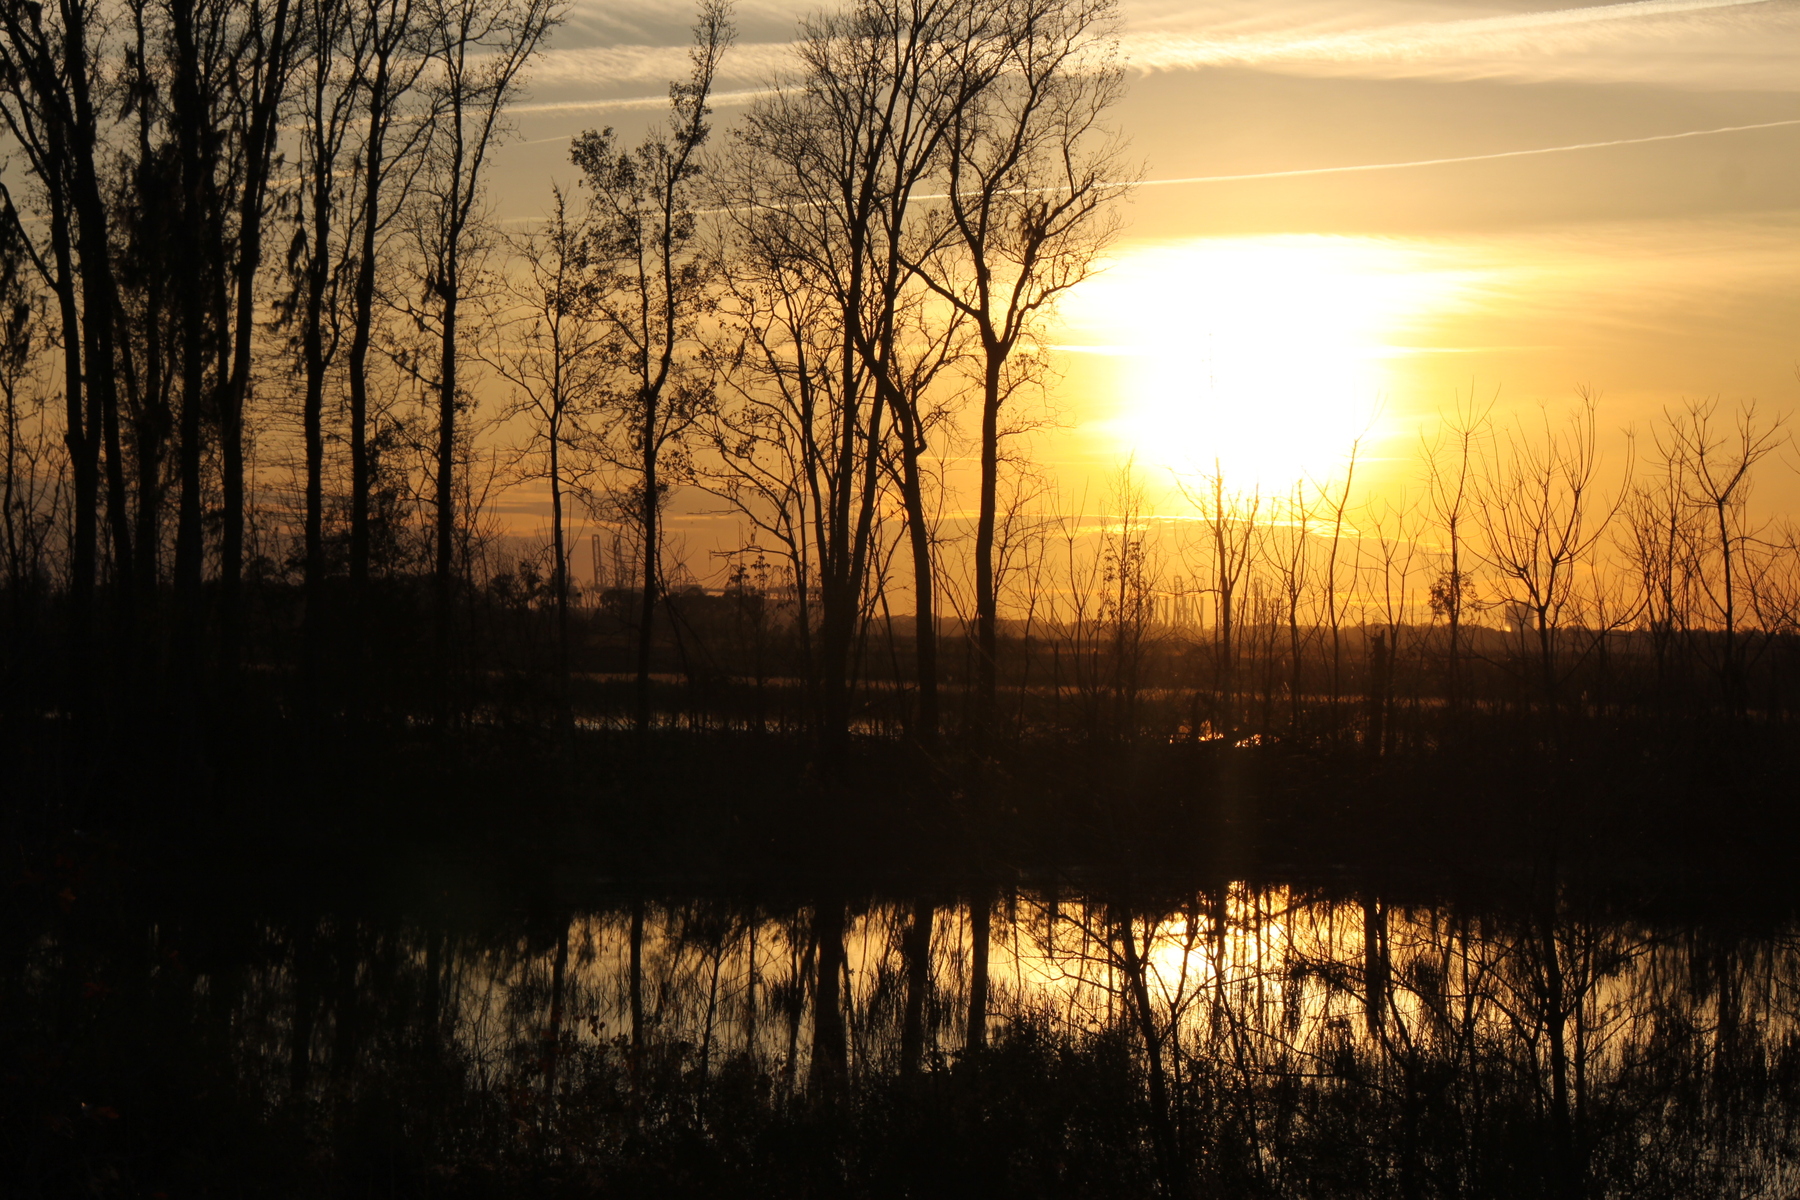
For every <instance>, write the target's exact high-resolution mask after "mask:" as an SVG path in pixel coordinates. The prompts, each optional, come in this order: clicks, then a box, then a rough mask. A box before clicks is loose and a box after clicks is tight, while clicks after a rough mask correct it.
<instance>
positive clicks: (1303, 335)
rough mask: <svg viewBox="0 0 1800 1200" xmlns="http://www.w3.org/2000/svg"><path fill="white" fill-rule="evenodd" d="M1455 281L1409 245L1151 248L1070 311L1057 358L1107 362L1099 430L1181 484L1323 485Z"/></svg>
mask: <svg viewBox="0 0 1800 1200" xmlns="http://www.w3.org/2000/svg"><path fill="white" fill-rule="evenodd" d="M1465 283H1466V279H1465V277H1464V276H1463V275H1462V274H1459V273H1456V272H1452V271H1449V270H1445V269H1443V268H1442V267H1441V266H1440V265H1438V264H1436V263H1434V262H1433V261H1431V256H1430V255H1429V254H1428V253H1427V252H1426V251H1424V250H1422V249H1420V248H1418V247H1417V246H1414V245H1409V244H1405V243H1398V242H1388V241H1383V240H1379V239H1370V238H1342V237H1320V236H1279V237H1260V238H1219V239H1200V240H1193V241H1187V242H1182V243H1176V244H1151V245H1145V246H1141V247H1137V248H1134V249H1132V250H1130V251H1129V252H1127V253H1126V254H1124V255H1123V256H1121V257H1120V258H1119V260H1118V261H1117V262H1115V263H1114V264H1113V265H1112V266H1111V267H1110V268H1109V269H1108V270H1107V271H1106V272H1105V274H1104V275H1102V276H1100V277H1099V278H1097V279H1096V280H1094V281H1093V282H1092V284H1091V285H1089V287H1088V288H1086V289H1085V290H1084V291H1083V292H1082V293H1080V295H1079V297H1078V298H1076V299H1074V300H1072V302H1071V304H1070V306H1069V312H1068V318H1069V323H1070V332H1071V333H1075V334H1077V335H1078V336H1080V337H1082V338H1083V339H1084V341H1085V344H1081V345H1071V346H1067V347H1065V349H1068V350H1072V351H1076V352H1080V353H1090V354H1099V355H1106V356H1111V357H1116V358H1117V359H1118V365H1117V367H1116V368H1114V369H1113V370H1112V371H1110V372H1108V375H1109V376H1110V378H1111V380H1112V384H1111V387H1112V390H1113V393H1114V394H1113V396H1112V397H1111V401H1112V405H1113V415H1112V416H1111V417H1110V419H1106V420H1104V421H1102V422H1099V423H1098V425H1099V428H1100V429H1102V430H1103V431H1104V432H1105V433H1107V434H1109V435H1110V436H1111V437H1112V438H1114V439H1116V441H1117V443H1118V448H1119V449H1120V450H1122V451H1124V452H1126V453H1130V454H1134V455H1135V456H1136V458H1137V460H1138V461H1139V462H1142V463H1145V464H1150V465H1154V466H1159V467H1165V468H1168V469H1170V470H1172V471H1174V472H1176V473H1178V474H1179V473H1190V472H1199V471H1210V470H1212V469H1213V465H1214V463H1215V462H1216V463H1217V464H1218V465H1219V466H1221V467H1222V468H1223V469H1224V471H1225V473H1226V475H1227V477H1228V478H1231V477H1235V479H1236V480H1237V481H1238V482H1239V483H1240V484H1242V485H1243V486H1254V487H1257V488H1261V489H1263V490H1265V491H1266V490H1270V489H1275V490H1281V489H1285V488H1286V487H1287V486H1288V485H1290V484H1292V483H1293V482H1294V481H1295V480H1298V479H1300V478H1303V477H1313V478H1317V477H1319V476H1322V475H1325V474H1329V473H1330V472H1331V471H1332V470H1333V469H1335V467H1336V466H1337V464H1338V463H1339V462H1340V461H1341V460H1342V459H1343V458H1344V456H1345V455H1346V454H1347V453H1348V452H1349V450H1350V447H1351V445H1352V444H1353V443H1354V442H1355V441H1356V439H1357V438H1359V437H1362V436H1365V435H1367V434H1369V433H1371V432H1373V429H1372V427H1373V425H1374V424H1375V423H1376V422H1377V421H1378V420H1379V419H1380V417H1381V413H1382V401H1383V397H1384V395H1385V394H1386V392H1387V391H1388V386H1387V384H1388V378H1387V366H1388V363H1389V362H1390V361H1391V360H1393V359H1395V358H1397V357H1400V356H1403V355H1407V354H1411V353H1415V352H1416V347H1415V346H1414V345H1412V344H1410V343H1409V341H1408V339H1409V337H1412V336H1413V335H1415V334H1417V333H1418V332H1419V330H1420V327H1421V326H1422V325H1423V324H1424V323H1425V322H1426V321H1427V320H1428V319H1430V318H1432V317H1434V316H1436V315H1439V314H1441V313H1442V312H1443V311H1444V309H1445V308H1446V307H1448V306H1450V305H1451V304H1452V303H1454V300H1455V297H1456V295H1457V293H1458V292H1459V291H1460V290H1461V289H1462V288H1463V287H1464V285H1465Z"/></svg>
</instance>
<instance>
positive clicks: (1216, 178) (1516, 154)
mask: <svg viewBox="0 0 1800 1200" xmlns="http://www.w3.org/2000/svg"><path fill="white" fill-rule="evenodd" d="M1784 125H1800V117H1797V118H1794V119H1792V120H1787V121H1763V122H1761V123H1759V124H1756V125H1722V126H1720V127H1719V128H1717V129H1690V130H1687V131H1686V132H1684V133H1657V134H1652V135H1651V136H1649V137H1635V138H1614V139H1613V140H1612V141H1609V142H1576V143H1574V144H1573V145H1569V146H1539V147H1537V148H1536V149H1532V150H1500V151H1497V152H1495V153H1493V154H1462V155H1458V156H1456V157H1455V158H1419V159H1414V160H1412V161H1411V162H1390V163H1361V164H1358V165H1356V166H1349V167H1306V168H1304V169H1302V170H1298V171H1256V172H1253V173H1251V174H1248V175H1185V176H1182V177H1181V178H1179V179H1144V180H1140V181H1138V182H1137V183H1136V184H1133V185H1131V186H1134V187H1169V186H1172V185H1174V184H1182V183H1231V182H1233V181H1235V180H1239V179H1286V178H1290V177H1292V176H1296V175H1338V174H1344V173H1347V172H1350V171H1399V170H1404V169H1405V168H1407V167H1436V166H1443V165H1445V164H1447V163H1466V162H1484V161H1486V160H1487V159H1491V158H1524V157H1526V156H1527V155H1531V154H1567V153H1568V152H1570V151H1571V150H1599V149H1602V148H1604V147H1606V146H1638V145H1642V144H1643V143H1645V142H1674V141H1679V140H1681V139H1682V138H1697V137H1711V136H1712V135H1713V134H1715V133H1742V132H1744V131H1745V130H1749V129H1779V128H1781V127H1782V126H1784Z"/></svg>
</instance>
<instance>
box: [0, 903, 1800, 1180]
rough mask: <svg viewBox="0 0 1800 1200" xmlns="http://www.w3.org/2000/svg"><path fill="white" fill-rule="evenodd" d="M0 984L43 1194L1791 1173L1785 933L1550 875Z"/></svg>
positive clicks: (74, 974) (689, 918)
mask: <svg viewBox="0 0 1800 1200" xmlns="http://www.w3.org/2000/svg"><path fill="white" fill-rule="evenodd" d="M14 965H15V967H16V970H14V971H13V972H12V976H11V979H10V980H9V983H8V990H7V1001H6V1003H7V1008H8V1013H7V1019H8V1022H9V1024H10V1026H11V1027H12V1029H13V1030H14V1031H15V1032H17V1033H18V1034H19V1035H20V1045H21V1046H22V1047H23V1050H22V1051H21V1054H20V1056H19V1059H18V1062H17V1063H15V1064H13V1065H12V1074H13V1077H14V1080H15V1082H17V1083H20V1085H21V1086H19V1087H18V1088H16V1089H15V1100H14V1103H13V1105H12V1108H13V1111H12V1112H11V1113H10V1114H9V1115H8V1116H7V1119H6V1124H7V1126H8V1128H9V1129H11V1130H12V1136H13V1138H14V1141H15V1143H17V1142H18V1141H19V1139H21V1138H25V1139H27V1140H29V1141H30V1143H31V1148H30V1150H29V1153H28V1154H26V1155H25V1157H24V1158H22V1159H20V1161H22V1162H25V1163H26V1166H27V1168H28V1170H29V1172H31V1175H30V1178H31V1179H32V1181H33V1186H34V1187H35V1188H37V1189H38V1190H41V1191H45V1192H48V1191H54V1190H58V1189H59V1188H61V1187H62V1186H63V1185H69V1186H79V1187H81V1188H83V1189H98V1190H99V1191H100V1192H102V1193H105V1192H109V1191H117V1192H120V1193H121V1194H123V1193H127V1192H131V1191H134V1190H138V1189H150V1190H155V1189H156V1188H158V1187H162V1186H164V1185H166V1184H174V1183H185V1184H190V1185H191V1184H192V1183H193V1182H194V1180H195V1178H196V1177H197V1176H196V1172H198V1173H199V1176H198V1177H210V1178H214V1179H215V1180H219V1179H227V1178H230V1177H231V1172H232V1171H234V1170H245V1171H249V1170H252V1169H254V1170H257V1171H261V1170H264V1169H266V1168H267V1167H268V1166H269V1165H270V1164H279V1163H283V1162H285V1163H287V1164H288V1165H289V1166H290V1167H291V1168H292V1172H293V1173H292V1174H291V1175H290V1176H288V1178H291V1180H292V1185H291V1190H293V1191H294V1192H295V1193H296V1194H321V1193H329V1192H335V1191H339V1190H348V1191H352V1192H354V1191H359V1190H361V1189H364V1188H366V1187H372V1186H376V1184H377V1183H379V1182H380V1181H382V1180H386V1181H388V1182H387V1183H385V1184H381V1186H382V1189H383V1190H397V1191H400V1192H407V1193H412V1192H421V1193H422V1192H425V1191H429V1192H432V1193H433V1194H444V1193H446V1192H449V1193H458V1192H462V1191H469V1192H473V1191H482V1192H484V1193H491V1192H494V1191H496V1190H497V1191H500V1192H507V1191H509V1190H510V1189H514V1188H516V1189H518V1190H522V1191H531V1190H533V1189H541V1188H543V1187H546V1186H549V1185H551V1184H566V1185H568V1186H570V1187H575V1188H578V1189H592V1188H600V1189H602V1190H606V1191H610V1192H613V1193H623V1194H633V1193H638V1192H642V1193H644V1194H652V1193H653V1194H683V1193H692V1194H722V1192H725V1191H748V1192H767V1193H770V1194H796V1193H801V1192H814V1193H819V1192H823V1193H828V1194H836V1193H844V1194H871V1195H886V1194H895V1195H899V1194H915V1193H918V1192H921V1191H930V1192H932V1193H933V1194H944V1193H946V1192H950V1193H956V1194H960V1193H962V1192H965V1191H967V1192H977V1191H978V1192H981V1193H982V1194H984V1195H1008V1194H1019V1195H1044V1194H1056V1193H1066V1194H1081V1195H1107V1194H1118V1195H1144V1194H1147V1193H1150V1192H1159V1193H1162V1194H1167V1195H1178V1196H1179V1195H1190V1194H1196V1195H1197V1194H1209V1195H1228V1196H1296V1197H1299V1196H1307V1197H1316V1196H1337V1195H1343V1196H1376V1195H1380V1196H1390V1195H1391V1196H1407V1197H1414V1196H1416V1197H1427V1196H1536V1195H1543V1196H1567V1197H1576V1196H1582V1197H1586V1196H1595V1197H1598V1196H1614V1195H1618V1196H1625V1195H1630V1196H1696V1195H1708V1196H1783V1195H1791V1194H1793V1192H1794V1189H1795V1187H1796V1186H1797V1185H1800V1176H1797V1174H1796V1172H1795V1169H1794V1167H1793V1166H1792V1164H1793V1163H1794V1161H1795V1158H1794V1154H1795V1149H1796V1134H1797V1129H1796V1125H1797V1121H1796V1114H1800V1105H1796V1104H1795V1103H1794V1101H1795V1100H1796V1099H1800V1074H1797V1067H1800V1037H1797V1034H1800V1030H1797V1029H1796V1021H1795V1011H1794V1006H1795V986H1796V984H1797V983H1800V942H1797V941H1796V939H1795V938H1794V936H1793V931H1791V930H1780V931H1776V932H1771V933H1764V934H1759V935H1756V936H1747V935H1734V936H1726V935H1723V934H1718V933H1708V932H1706V931H1705V930H1704V929H1703V928H1701V927H1699V926H1697V925H1691V924H1683V923H1677V922H1667V921H1664V922H1651V921H1648V920H1642V919H1633V918H1631V917H1629V916H1622V915H1618V914H1613V913H1608V912H1605V911H1600V910H1595V909H1591V908H1586V907H1582V906H1579V905H1577V904H1575V903H1573V902H1572V901H1571V900H1570V899H1569V898H1568V897H1567V896H1566V895H1560V894H1558V893H1557V892H1555V891H1553V890H1550V889H1547V888H1538V889H1536V891H1535V892H1534V893H1533V894H1532V895H1531V896H1529V897H1527V898H1525V899H1524V900H1522V901H1521V902H1520V903H1517V904H1514V905H1511V906H1492V905H1490V906H1485V907H1463V906H1455V905H1422V906H1413V905H1405V904H1399V903H1392V902H1389V901H1388V900H1386V899H1384V898H1383V897H1381V896H1379V895H1373V894H1371V895H1363V896H1343V895H1331V894H1325V893H1320V892H1309V891H1307V890H1303V889H1297V888H1291V887H1256V886H1250V885H1246V884H1234V885H1231V886H1229V887H1221V888H1217V889H1213V890H1208V891H1201V892H1195V893H1189V894H1183V895H1179V896H1173V897H1165V898H1161V899H1147V898H1144V897H1141V896H1140V897H1135V898H1124V897H1121V896H1118V895H1107V894H1096V893H1094V892H1091V891H1082V890H1075V889H1066V888H1065V889H1061V890H1057V889H1048V888H1038V889H1014V890H1007V891H1002V892H995V893H989V894H986V895H984V896H982V897H981V898H980V899H979V900H978V901H977V902H976V903H975V904H973V905H971V903H969V901H968V900H967V899H966V898H964V899H958V900H954V901H952V900H944V899H939V898H933V897H929V896H928V897H923V898H920V897H909V898H905V899H900V900H878V901H869V900H866V899H865V900H861V901H846V900H844V899H843V898H842V897H833V898H831V899H828V900H821V901H816V902H813V903H794V904H769V903H751V902H748V901H742V900H735V899H725V898H718V897H711V898H688V899H670V898H666V897H665V898H645V899H631V900H626V901H623V902H621V903H619V904H618V905H616V906H613V907H608V908H604V909H601V910H598V911H592V912H585V913H581V914H578V915H575V916H573V917H572V918H570V919H568V920H566V921H565V920H549V921H539V922H536V923H535V924H534V925H533V926H531V927H524V928H520V929H514V930H505V931H498V932H497V931H493V930H488V931H483V932H473V931H468V930H461V931H457V930H451V929H447V928H442V927H435V926H427V925H415V924H406V923H380V922H372V921H359V920H345V919H341V918H331V919H324V920H319V921H316V922H304V923H300V924H297V925H292V926H280V925H272V924H264V925H258V926H256V927H254V928H249V929H240V930H237V931H235V932H232V931H221V930H219V929H216V928H201V927H197V926H179V927H178V926H175V925H171V924H168V923H161V924H157V925H154V926H151V927H149V928H147V929H146V928H143V927H141V926H140V927H137V928H135V929H133V928H123V929H120V928H115V929H114V930H113V936H111V937H109V938H97V937H94V936H92V931H91V930H89V931H87V932H86V933H85V934H81V935H78V934H77V932H76V931H75V930H73V929H72V928H70V927H63V928H61V929H60V931H59V932H57V933H55V934H46V935H44V936H42V937H41V938H39V939H38V940H37V941H36V942H35V943H33V944H31V945H30V946H29V947H27V948H26V949H25V950H24V952H23V953H22V954H21V955H20V956H19V958H18V959H17V961H16V962H15V964H14ZM197 1146H198V1147H199V1149H196V1147H197ZM234 1147H243V1148H239V1149H234ZM234 1154H235V1155H239V1156H241V1157H242V1160H243V1161H241V1162H236V1163H235V1165H234V1161H233V1158H232V1156H233V1155H234ZM209 1155H210V1157H209ZM200 1163H205V1164H206V1165H205V1166H204V1167H201V1166H199V1165H197V1164H200ZM252 1163H260V1164H262V1166H261V1167H255V1168H253V1167H252V1165H251V1164H252ZM390 1185H391V1186H390ZM171 1194H173V1193H171Z"/></svg>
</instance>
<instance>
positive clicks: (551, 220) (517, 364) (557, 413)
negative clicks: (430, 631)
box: [484, 188, 601, 729]
mask: <svg viewBox="0 0 1800 1200" xmlns="http://www.w3.org/2000/svg"><path fill="white" fill-rule="evenodd" d="M588 250H589V245H588V239H587V236H586V230H585V229H584V228H583V227H582V226H581V225H580V224H579V223H578V222H576V221H572V220H571V219H570V215H569V211H568V199H567V197H566V196H565V195H564V194H563V192H562V189H560V188H557V189H555V190H554V191H553V192H552V196H551V209H550V214H549V216H548V217H547V218H546V219H545V220H544V222H543V224H542V225H541V226H540V227H539V228H538V229H536V230H534V231H532V232H530V233H527V234H526V235H524V236H523V237H519V238H515V239H513V240H512V256H513V259H514V261H515V262H517V263H519V264H520V265H521V267H522V269H523V275H522V276H520V277H517V278H515V279H514V280H513V281H512V283H511V284H510V286H509V288H508V292H509V298H510V299H511V300H512V302H513V317H512V319H511V320H510V321H508V322H506V323H505V324H502V325H499V326H497V327H496V329H495V331H494V332H495V334H496V337H495V339H494V343H493V345H492V347H491V348H490V349H489V350H488V351H487V352H486V353H485V355H484V357H485V358H486V359H487V361H488V362H489V363H490V364H491V365H492V366H493V368H494V370H495V371H497V372H498V373H499V375H500V376H501V378H503V379H505V380H506V381H507V383H509V384H510V385H511V386H512V389H513V399H512V401H511V403H510V404H508V405H507V407H506V409H505V410H504V411H503V412H502V414H501V415H502V419H505V418H507V417H512V416H522V417H524V418H526V420H527V421H528V422H529V426H528V432H527V434H526V441H525V444H524V445H523V446H522V447H520V448H519V450H518V452H517V454H516V455H515V457H514V459H513V469H512V478H514V479H515V480H518V481H521V482H523V481H538V480H542V481H543V482H545V483H546V484H547V485H548V486H549V488H550V552H551V570H550V588H551V596H552V603H553V604H554V606H555V610H556V662H557V688H558V692H557V695H558V706H559V708H560V710H561V720H562V722H563V725H564V727H565V729H567V728H569V727H571V726H572V724H573V713H572V711H571V709H570V697H569V550H568V545H567V538H566V532H565V531H566V517H565V510H566V506H567V503H568V494H569V491H570V486H571V483H573V482H574V481H576V480H577V479H579V478H580V477H581V475H582V472H581V470H580V468H579V467H572V465H571V463H570V462H569V450H570V445H571V443H572V442H577V441H579V440H580V439H581V429H582V422H583V420H584V418H587V417H589V416H591V415H592V405H593V403H594V400H595V398H596V394H597V392H598V388H599V382H600V381H599V378H598V370H597V368H598V363H597V362H596V359H597V357H598V355H597V351H598V349H599V342H600V336H601V333H600V328H599V326H598V323H597V322H596V321H595V320H594V316H593V308H592V304H591V302H590V298H589V296H588V283H589V280H588V257H587V256H588Z"/></svg>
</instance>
